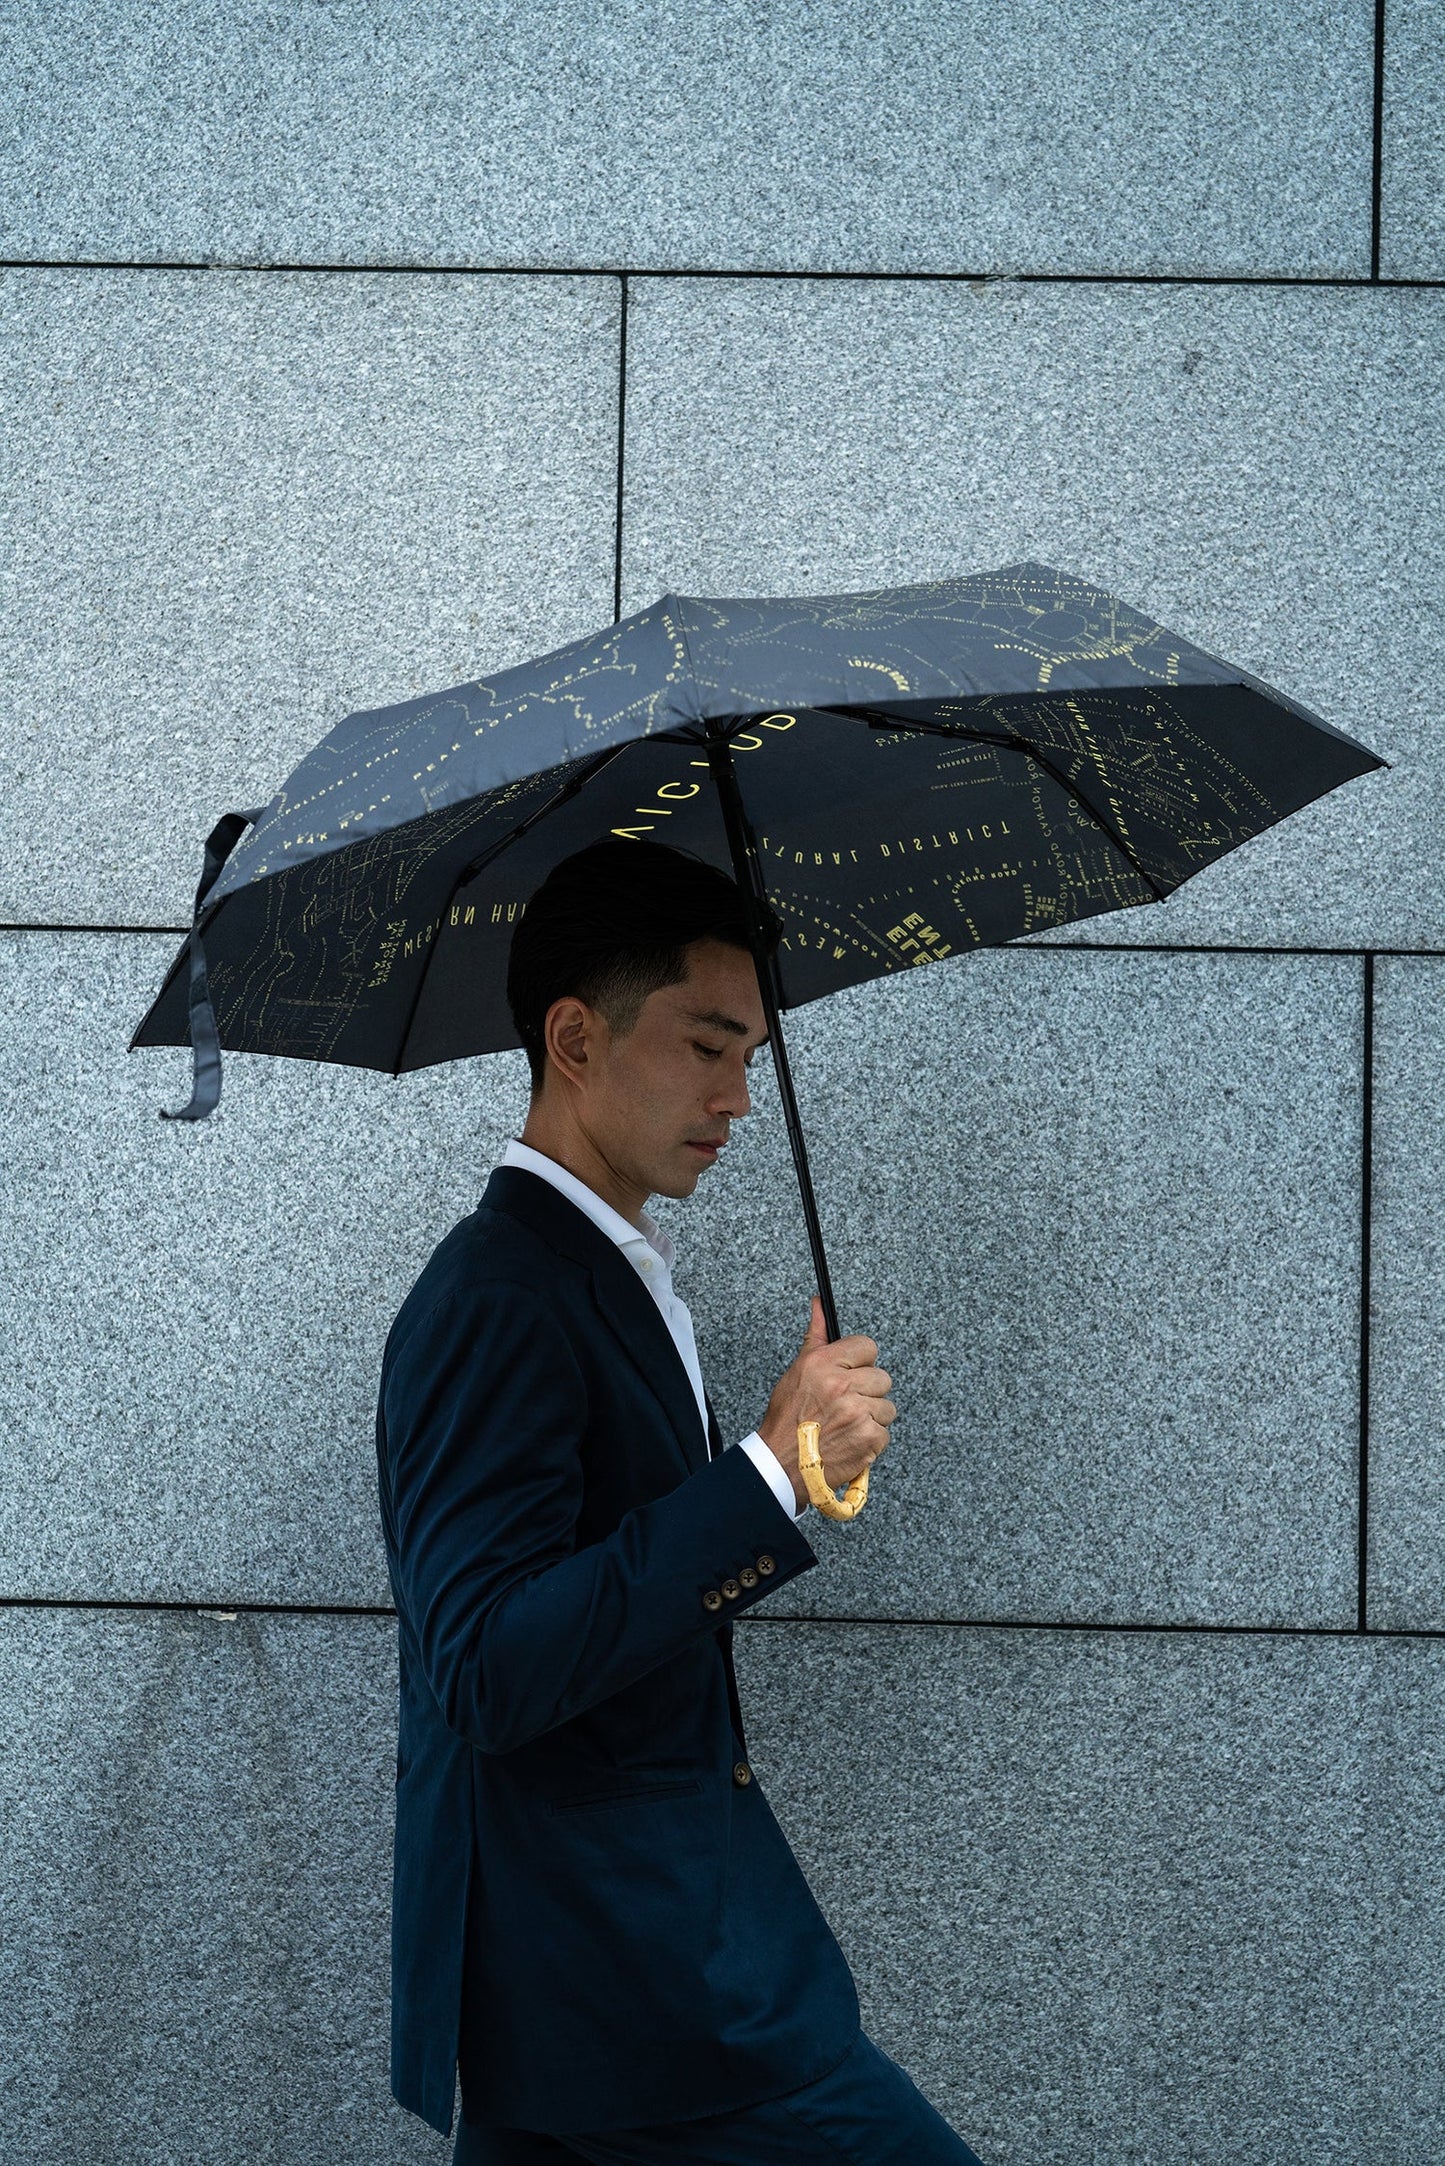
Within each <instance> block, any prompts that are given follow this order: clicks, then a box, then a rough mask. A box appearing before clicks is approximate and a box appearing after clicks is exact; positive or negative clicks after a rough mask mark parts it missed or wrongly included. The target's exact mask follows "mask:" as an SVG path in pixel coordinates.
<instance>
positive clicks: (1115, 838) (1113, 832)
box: [820, 707, 1170, 902]
mask: <svg viewBox="0 0 1445 2166" xmlns="http://www.w3.org/2000/svg"><path fill="white" fill-rule="evenodd" d="M820 712H821V713H824V714H848V715H862V716H863V718H864V720H865V721H867V722H871V723H873V724H874V725H875V726H877V727H880V728H883V729H890V730H913V731H915V732H917V733H918V734H919V735H921V736H925V737H947V738H950V739H952V741H953V742H954V743H955V744H959V743H966V744H978V745H995V746H997V747H998V749H999V750H1000V751H1004V752H1021V753H1022V754H1023V756H1024V758H1025V759H1029V760H1035V761H1037V763H1038V765H1039V766H1040V767H1042V768H1043V769H1044V771H1045V773H1047V774H1050V775H1052V776H1053V778H1054V780H1055V782H1057V783H1058V785H1059V787H1060V789H1061V790H1064V791H1066V792H1067V793H1068V794H1069V795H1070V796H1072V797H1076V798H1077V799H1078V801H1079V803H1080V804H1081V805H1082V806H1083V808H1084V810H1085V812H1086V813H1087V814H1088V815H1089V818H1090V819H1091V820H1092V821H1093V823H1094V825H1095V827H1097V828H1098V829H1099V830H1100V832H1101V833H1102V834H1105V835H1107V836H1108V838H1109V840H1110V842H1112V843H1113V845H1114V848H1115V849H1116V850H1117V851H1118V852H1119V854H1120V855H1121V857H1123V858H1124V859H1125V860H1126V861H1127V862H1128V863H1129V864H1130V865H1132V866H1133V868H1134V870H1135V872H1137V873H1138V875H1139V877H1140V879H1141V880H1143V881H1145V882H1146V883H1147V884H1148V886H1149V887H1150V888H1152V890H1153V893H1154V900H1155V901H1156V902H1165V901H1167V900H1168V897H1169V892H1170V891H1169V889H1168V888H1167V887H1161V886H1160V885H1159V882H1158V881H1157V880H1156V879H1155V877H1154V875H1153V873H1152V872H1150V870H1149V868H1148V867H1147V866H1146V865H1141V864H1140V862H1139V860H1138V858H1137V857H1136V856H1135V855H1134V852H1133V851H1132V850H1131V849H1130V848H1129V845H1128V843H1127V842H1125V840H1124V838H1123V836H1122V835H1121V834H1120V833H1119V832H1118V830H1117V828H1115V827H1114V826H1113V825H1112V824H1111V823H1110V822H1109V821H1108V820H1106V819H1105V818H1104V815H1103V813H1102V812H1100V811H1098V810H1097V808H1096V807H1095V806H1093V805H1091V804H1090V803H1089V800H1088V798H1087V797H1086V796H1085V795H1084V792H1083V791H1082V790H1081V789H1080V788H1079V785H1078V783H1077V782H1072V781H1070V779H1069V777H1068V776H1067V775H1066V774H1065V773H1064V772H1063V770H1062V768H1059V767H1056V766H1055V765H1054V763H1053V761H1052V760H1051V759H1050V758H1049V757H1048V755H1047V754H1046V753H1043V752H1040V751H1039V750H1038V748H1037V746H1035V745H1031V744H1030V743H1029V741H1028V739H1027V738H1026V737H1020V736H1019V734H1018V732H1017V731H1016V730H1009V731H1008V732H1007V733H1004V732H1001V731H997V730H971V729H966V728H958V729H954V728H952V727H950V726H949V724H947V723H945V722H917V721H911V720H910V721H906V722H903V721H899V720H897V719H896V718H895V717H894V716H893V715H885V714H882V713H880V712H879V710H878V709H877V708H876V707H825V708H822V709H820Z"/></svg>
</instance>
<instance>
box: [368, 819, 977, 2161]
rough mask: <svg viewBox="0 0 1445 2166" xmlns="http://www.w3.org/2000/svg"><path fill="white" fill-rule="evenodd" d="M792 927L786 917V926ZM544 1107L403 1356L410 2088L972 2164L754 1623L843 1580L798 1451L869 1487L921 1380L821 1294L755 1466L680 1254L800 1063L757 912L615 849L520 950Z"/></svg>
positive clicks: (574, 2133)
mask: <svg viewBox="0 0 1445 2166" xmlns="http://www.w3.org/2000/svg"><path fill="white" fill-rule="evenodd" d="M773 937H774V939H776V928H775V929H774V933H773ZM507 991H508V999H509V1002H510V1005H511V1008H512V1012H513V1016H514V1018H515V1021H516V1024H517V1029H518V1033H519V1035H520V1036H521V1038H522V1041H523V1043H524V1045H525V1047H526V1051H527V1057H528V1062H529V1066H530V1070H531V1077H532V1086H533V1088H532V1096H531V1104H530V1108H529V1111H528V1114H527V1119H526V1122H525V1125H524V1127H523V1131H522V1135H521V1137H520V1139H516V1140H514V1141H513V1142H512V1143H511V1144H509V1146H508V1148H507V1150H506V1153H505V1155H504V1158H503V1161H502V1164H501V1165H500V1166H499V1167H498V1168H496V1170H495V1171H494V1172H493V1173H492V1175H491V1178H490V1180H489V1181H488V1184H487V1188H486V1192H485V1194H484V1195H483V1197H482V1201H481V1204H480V1206H479V1208H478V1209H477V1210H476V1211H474V1212H473V1213H472V1214H471V1215H470V1216H469V1217H467V1218H465V1219H463V1220H462V1221H461V1222H460V1224H458V1225H457V1226H455V1227H453V1229H452V1231H451V1232H450V1233H449V1234H448V1235H447V1236H446V1238H445V1239H444V1240H443V1241H442V1242H441V1244H440V1245H439V1247H438V1248H437V1249H436V1251H435V1253H434V1254H433V1255H432V1257H431V1259H430V1261H429V1262H428V1264H427V1266H426V1268H425V1270H424V1271H423V1272H422V1274H421V1277H420V1278H419V1279H418V1281H417V1283H416V1285H415V1286H414V1287H413V1289H412V1291H411V1293H410V1294H409V1295H408V1297H407V1299H406V1301H405V1302H404V1303H403V1305H402V1308H401V1311H400V1313H399V1314H398V1316H397V1319H396V1322H395V1324H394V1325H393V1327H392V1331H391V1334H390V1337H389V1339H388V1341H387V1347H386V1354H385V1358H384V1362H383V1368H382V1380H381V1393H380V1404H379V1408H378V1415H377V1451H378V1464H379V1476H380V1490H381V1513H382V1520H383V1525H384V1529H385V1534H386V1544H387V1558H388V1568H389V1571H390V1576H391V1584H392V1589H393V1593H394V1596H395V1600H396V1609H397V1617H398V1624H399V1646H400V1739H399V1750H398V1755H397V1817H396V1850H395V1880H394V1905H393V1919H392V2087H393V2090H394V2092H395V2094H396V2096H397V2098H398V2099H399V2100H400V2101H401V2103H402V2104H403V2105H405V2106H408V2107H410V2108H411V2109H412V2110H413V2111H414V2112H416V2113H419V2114H420V2115H422V2117H423V2118H424V2119H426V2120H427V2121H429V2122H430V2123H431V2124H432V2126H433V2127H435V2128H437V2129H439V2130H440V2131H441V2132H442V2133H443V2134H445V2133H447V2132H448V2131H449V2130H450V2128H451V2125H452V2111H453V2098H454V2090H455V2084H456V2079H457V2076H458V2073H459V2074H460V2080H461V2094H462V2119H461V2125H460V2127H459V2129H458V2133H457V2140H456V2146H455V2151H454V2159H455V2161H456V2166H540V2162H542V2161H554V2162H564V2161H567V2160H571V2159H578V2158H580V2159H591V2160H604V2161H609V2162H618V2166H621V2162H633V2161H642V2160H647V2161H657V2162H661V2161H683V2160H686V2161H688V2162H689V2166H733V2162H735V2161H736V2162H741V2161H744V2160H746V2161H768V2162H778V2166H788V2162H793V2161H796V2162H798V2166H803V2162H807V2166H822V2162H824V2161H828V2162H830V2166H837V2161H838V2160H839V2159H840V2158H841V2159H845V2160H848V2161H852V2162H855V2166H875V2162H883V2161H898V2162H900V2166H901V2162H904V2161H907V2162H908V2166H933V2162H939V2166H942V2162H944V2161H949V2162H952V2166H977V2161H976V2160H975V2159H974V2154H973V2153H972V2152H971V2151H970V2150H969V2149H968V2147H967V2145H966V2144H964V2143H963V2142H962V2141H961V2140H960V2139H959V2138H958V2137H957V2136H955V2135H954V2134H953V2132H952V2131H951V2130H950V2129H949V2128H948V2126H947V2124H946V2123H945V2122H944V2121H942V2120H941V2119H940V2117H939V2116H938V2115H937V2114H936V2113H935V2112H934V2110H933V2108H932V2107H931V2106H930V2105H928V2103H927V2102H926V2101H925V2100H924V2099H923V2097H922V2096H921V2095H920V2093H919V2092H918V2091H917V2090H916V2089H915V2088H914V2086H913V2085H912V2083H911V2082H910V2081H909V2079H908V2077H907V2076H906V2075H905V2074H904V2073H903V2071H902V2070H901V2069H899V2068H898V2067H896V2065H895V2064H894V2063H893V2062H892V2061H890V2060H888V2059H887V2057H886V2056H885V2055H883V2054H882V2053H880V2052H879V2051H878V2049H877V2048H876V2047H874V2046H873V2045H872V2044H871V2043H870V2041H869V2040H868V2039H867V2038H866V2037H865V2036H864V2035H863V2034H862V2033H861V2032H860V2030H859V2022H858V2004H857V1998H856V1995H855V1992H854V1988H853V1981H852V1978H851V1976H850V1973H849V1970H848V1966H847V1963H846V1962H845V1960H844V1957H843V1954H842V1951H841V1949H840V1948H839V1947H838V1944H837V1942H836V1941H835V1940H834V1938H833V1935H832V1933H831V1932H830V1930H829V1928H828V1926H827V1924H826V1923H825V1921H824V1919H823V1917H822V1914H821V1912H820V1911H819V1909H818V1906H817V1904H816V1903H815V1902H814V1900H813V1898H812V1895H811V1894H810V1892H809V1889H808V1886H807V1883H806V1881H805V1880H804V1878H803V1875H802V1872H801V1870H800V1869H799V1867H798V1865H797V1862H796V1860H795V1859H794V1857H793V1855H792V1852H791V1850H790V1849H789V1848H788V1845H787V1843H786V1841H785V1839H784V1837H783V1835H782V1832H781V1830H780V1829H779V1827H778V1825H777V1822H776V1821H775V1819H774V1818H773V1815H772V1813H771V1811H770V1809H769V1807H768V1805H767V1802H766V1800H765V1798H764V1797H763V1794H762V1791H761V1788H760V1786H759V1784H758V1782H757V1780H756V1778H755V1776H754V1774H753V1771H752V1768H751V1765H750V1763H749V1761H748V1757H747V1745H746V1740H745V1735H744V1730H743V1722H742V1714H741V1710H740V1708H739V1705H738V1696H737V1688H736V1684H735V1681H734V1677H733V1665H732V1654H731V1637H732V1620H733V1618H734V1617H736V1616H737V1615H739V1614H740V1613H741V1612H742V1611H744V1610H747V1609H750V1608H752V1606H753V1605H754V1604H755V1603H757V1602H759V1601H762V1600H763V1599H764V1598H765V1597H766V1596H767V1595H768V1594H770V1593H771V1592H772V1591H773V1590H774V1589H775V1588H777V1587H781V1586H783V1585H784V1584H785V1583H786V1582H787V1581H788V1580H790V1579H792V1578H794V1577H795V1576H796V1575H797V1574H798V1573H799V1572H803V1571H806V1570H808V1569H809V1567H811V1566H812V1565H813V1564H815V1563H816V1562H817V1559H816V1557H815V1555H814V1552H813V1550H812V1548H811V1546H810V1545H809V1543H808V1540H807V1538H806V1536H805V1535H804V1533H803V1532H802V1529H801V1527H800V1525H799V1524H798V1522H799V1520H800V1519H802V1518H803V1516H804V1514H805V1511H806V1492H805V1490H804V1488H803V1484H802V1481H801V1477H800V1476H799V1473H798V1458H797V1425H798V1423H799V1421H800V1420H817V1421H818V1422H820V1424H821V1445H822V1456H823V1461H824V1465H825V1466H826V1468H827V1470H828V1474H829V1476H830V1478H831V1479H832V1480H833V1482H834V1483H835V1484H839V1483H842V1482H845V1481H848V1480H851V1479H852V1478H853V1477H854V1476H855V1475H857V1474H858V1473H860V1472H861V1471H862V1469H863V1468H864V1467H865V1466H868V1465H870V1464H871V1463H872V1462H873V1460H874V1459H876V1458H877V1456H878V1454H879V1453H880V1452H881V1451H882V1450H883V1448H884V1446H885V1444H886V1443H887V1439H888V1428H889V1425H890V1423H891V1422H892V1421H893V1420H894V1418H895V1408H894V1405H893V1401H892V1399H891V1398H890V1397H889V1391H890V1386H891V1379H890V1378H889V1376H888V1374H887V1372H886V1371H885V1370H883V1369H880V1368H879V1367H878V1366H877V1351H878V1350H877V1347H876V1346H875V1344H874V1342H873V1341H872V1340H871V1339H869V1338H865V1337H862V1336H856V1335H855V1336H852V1337H848V1338H843V1339H840V1340H838V1341H836V1342H835V1343H833V1344H831V1345H830V1344H828V1343H827V1340H826V1334H825V1331H824V1326H823V1320H822V1313H821V1304H820V1303H819V1301H818V1299H817V1296H816V1295H814V1297H813V1309H812V1317H811V1320H810V1322H809V1325H808V1329H807V1335H806V1337H805V1338H804V1340H803V1345H802V1350H801V1352H800V1353H799V1355H798V1357H797V1359H796V1360H795V1361H794V1362H793V1364H792V1365H791V1367H790V1368H789V1369H788V1370H787V1372H786V1374H785V1375H784V1376H783V1377H781V1378H780V1379H779V1381H778V1383H777V1385H776V1386H775V1388H774V1390H773V1393H772V1396H771V1398H770V1400H769V1402H768V1407H767V1411H766V1413H765V1414H764V1416H763V1419H762V1420H761V1421H760V1422H759V1424H758V1427H757V1429H756V1430H755V1431H754V1432H753V1433H752V1434H751V1435H750V1436H748V1437H745V1438H744V1439H743V1440H742V1441H741V1443H740V1444H738V1445H736V1446H734V1447H733V1448H732V1449H729V1450H724V1449H723V1448H722V1438H721V1437H720V1436H719V1434H718V1431H717V1423H716V1420H715V1418H714V1416H713V1413H712V1408H711V1406H710V1404H709V1403H708V1401H707V1398H706V1394H705V1392H704V1390H703V1385H702V1378H701V1375H700V1373H699V1369H698V1361H697V1353H696V1348H695V1346H694V1343H693V1336H692V1328H691V1323H690V1319H689V1316H688V1312H687V1310H686V1308H685V1307H684V1306H683V1304H682V1303H681V1302H680V1301H679V1300H678V1298H677V1296H676V1295H675V1294H674V1293H673V1291H672V1284H671V1262H672V1254H673V1252H672V1246H671V1243H670V1241H669V1239H668V1237H667V1236H666V1234H664V1233H663V1231H662V1230H661V1228H660V1227H658V1226H657V1224H656V1222H655V1221H654V1220H653V1219H652V1218H651V1217H650V1216H649V1215H648V1214H647V1212H646V1211H645V1209H644V1205H645V1203H646V1201H647V1198H648V1197H649V1196H650V1195H652V1194H653V1193H659V1194H662V1195H666V1196H674V1197H681V1196H687V1195H690V1194H691V1193H692V1191H693V1189H694V1188H695V1187H696V1185H697V1182H698V1180H699V1179H700V1177H701V1175H702V1173H703V1172H704V1170H705V1169H706V1167H708V1166H709V1165H711V1164H712V1163H713V1162H714V1160H715V1159H716V1157H717V1155H718V1152H719V1151H720V1150H721V1149H723V1148H724V1147H725V1146H726V1145H727V1144H728V1141H729V1130H730V1124H731V1123H732V1121H734V1120H735V1119H737V1118H739V1117H740V1116H742V1115H743V1114H745V1113H746V1112H747V1111H748V1110H749V1098H748V1088H747V1067H748V1064H749V1063H750V1062H751V1060H752V1058H753V1055H754V1053H755V1052H756V1050H757V1048H758V1046H759V1045H761V1044H762V1043H763V1042H764V1040H765V1037H766V1029H765V1026H764V1022H763V1013H762V1002H761V999H760V997H759V993H758V987H757V979H756V974H755V970H754V965H753V962H752V959H751V955H750V952H749V950H748V947H747V934H746V928H745V920H744V916H743V907H742V899H741V897H740V895H739V893H738V890H737V889H736V887H735V886H734V884H733V883H732V882H731V881H730V880H728V879H727V878H726V877H725V876H724V875H722V874H721V873H718V872H716V871H714V870H713V869H712V868H710V867H708V866H706V865H704V864H702V863H701V862H700V861H697V860H695V859H692V858H689V857H687V856H685V855H683V854H682V853H680V852H677V851H673V850H668V849H664V848H662V847H660V846H658V845H654V844H650V843H647V842H644V841H641V840H625V839H621V838H608V839H607V840H606V841H604V842H602V843H598V844H594V845H593V846H592V847H591V848H589V849H586V850H583V851H580V852H579V853H578V854H577V855H576V856H575V857H572V858H569V859H568V860H566V861H565V862H564V863H562V864H561V865H559V866H558V867H557V868H556V870H555V871H554V872H553V873H552V875H551V876H550V877H549V878H548V879H547V880H546V881H545V882H544V883H543V884H542V886H541V887H540V888H539V889H538V891H537V893H536V894H535V895H534V897H533V898H532V900H531V902H530V903H529V905H528V907H527V910H526V912H525V914H524V916H523V918H522V920H521V922H520V925H519V927H518V930H517V932H516V934H515V936H514V938H513V943H512V949H511V954H510V959H509V973H508V986H507Z"/></svg>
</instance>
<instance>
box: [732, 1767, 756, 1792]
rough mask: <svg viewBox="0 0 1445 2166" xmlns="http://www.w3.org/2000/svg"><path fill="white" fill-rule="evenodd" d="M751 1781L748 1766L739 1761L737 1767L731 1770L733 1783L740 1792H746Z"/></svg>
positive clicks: (751, 1773)
mask: <svg viewBox="0 0 1445 2166" xmlns="http://www.w3.org/2000/svg"><path fill="white" fill-rule="evenodd" d="M752 1779H753V1771H752V1769H751V1768H750V1767H749V1766H748V1763H747V1761H746V1760H739V1761H738V1763H737V1766H736V1767H735V1768H734V1769H733V1781H734V1782H735V1783H736V1784H737V1786H738V1788H739V1789H740V1790H746V1788H747V1786H748V1784H749V1783H750V1782H751V1781H752Z"/></svg>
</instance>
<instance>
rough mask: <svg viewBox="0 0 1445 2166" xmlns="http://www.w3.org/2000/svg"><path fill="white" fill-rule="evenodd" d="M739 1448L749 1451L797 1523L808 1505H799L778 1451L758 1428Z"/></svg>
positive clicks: (781, 1502) (756, 1465) (790, 1516)
mask: <svg viewBox="0 0 1445 2166" xmlns="http://www.w3.org/2000/svg"><path fill="white" fill-rule="evenodd" d="M738 1450H739V1451H741V1452H746V1453H747V1455H748V1457H749V1459H751V1461H752V1463H753V1465H754V1466H755V1467H756V1468H757V1470H758V1472H759V1474H761V1475H762V1476H763V1477H764V1479H765V1480H766V1482H767V1484H768V1487H769V1488H770V1489H771V1490H772V1492H773V1495H774V1496H775V1497H776V1498H777V1500H778V1502H779V1504H781V1505H782V1507H783V1510H784V1511H785V1512H786V1513H787V1515H788V1517H789V1519H791V1520H792V1521H793V1523H794V1525H796V1524H797V1522H798V1521H799V1520H800V1519H801V1518H802V1516H803V1513H804V1512H806V1511H807V1509H808V1507H807V1505H806V1503H805V1504H803V1505H802V1506H799V1503H798V1500H797V1498H796V1496H795V1495H794V1494H793V1485H792V1483H791V1482H790V1481H789V1479H788V1477H787V1475H786V1474H785V1473H784V1472H783V1469H782V1466H781V1465H780V1463H779V1460H778V1455H777V1453H776V1452H774V1451H773V1450H772V1449H771V1448H770V1447H769V1446H768V1445H766V1444H765V1443H764V1442H763V1440H762V1438H761V1437H760V1436H759V1435H758V1432H757V1430H756V1429H754V1431H753V1432H752V1435H751V1436H745V1437H743V1438H742V1440H741V1441H740V1443H739V1445H738Z"/></svg>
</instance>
